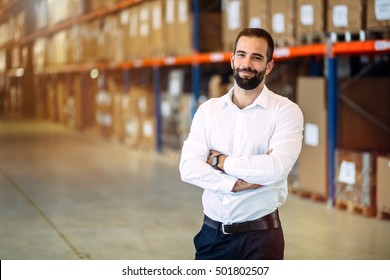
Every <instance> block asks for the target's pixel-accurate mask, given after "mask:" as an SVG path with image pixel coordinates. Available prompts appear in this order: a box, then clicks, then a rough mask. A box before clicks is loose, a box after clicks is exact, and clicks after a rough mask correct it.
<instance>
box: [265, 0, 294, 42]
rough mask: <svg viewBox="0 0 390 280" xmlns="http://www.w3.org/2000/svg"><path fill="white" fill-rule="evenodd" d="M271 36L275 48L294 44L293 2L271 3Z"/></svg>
mask: <svg viewBox="0 0 390 280" xmlns="http://www.w3.org/2000/svg"><path fill="white" fill-rule="evenodd" d="M270 10H271V12H270V14H271V27H272V28H271V35H272V37H273V38H274V41H275V44H276V45H277V46H285V45H287V46H289V45H293V44H294V38H295V0H283V1H271V5H270Z"/></svg>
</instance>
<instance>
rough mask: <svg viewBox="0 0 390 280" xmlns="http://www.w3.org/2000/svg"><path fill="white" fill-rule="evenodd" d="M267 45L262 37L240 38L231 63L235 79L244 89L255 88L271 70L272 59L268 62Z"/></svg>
mask: <svg viewBox="0 0 390 280" xmlns="http://www.w3.org/2000/svg"><path fill="white" fill-rule="evenodd" d="M267 47H268V45H267V42H266V41H265V40H264V39H262V38H256V37H245V36H243V37H241V38H240V39H239V40H238V42H237V47H236V51H235V53H234V54H233V55H232V57H231V65H232V68H233V75H234V79H235V81H236V83H237V85H238V86H239V87H241V88H242V89H245V90H252V89H255V88H256V87H258V86H259V85H260V83H261V82H263V81H264V77H265V75H268V73H269V72H271V69H272V65H271V64H272V61H270V62H269V63H268V64H267ZM270 66H271V67H270Z"/></svg>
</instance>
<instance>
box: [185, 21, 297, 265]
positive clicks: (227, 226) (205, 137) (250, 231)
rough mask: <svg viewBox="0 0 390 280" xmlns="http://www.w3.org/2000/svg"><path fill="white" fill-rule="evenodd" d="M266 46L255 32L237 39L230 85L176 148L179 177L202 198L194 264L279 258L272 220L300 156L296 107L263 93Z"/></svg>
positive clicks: (266, 38)
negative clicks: (199, 191) (198, 189)
mask: <svg viewBox="0 0 390 280" xmlns="http://www.w3.org/2000/svg"><path fill="white" fill-rule="evenodd" d="M273 50H274V43H273V40H272V37H271V36H270V34H269V33H268V32H267V31H265V30H263V29H259V28H246V29H244V30H242V31H241V32H240V33H239V35H238V36H237V39H236V42H235V47H234V51H233V53H232V55H231V61H230V64H231V67H232V69H233V74H234V80H235V81H234V86H233V88H232V89H231V90H230V91H229V92H228V93H227V94H225V95H224V96H222V97H220V98H212V99H209V100H208V101H206V102H205V103H203V104H202V105H201V106H200V107H199V109H198V111H197V112H196V114H195V116H194V119H193V121H192V125H191V130H190V133H189V135H188V138H187V139H186V141H184V145H183V149H182V154H181V159H180V174H181V178H182V180H183V181H185V182H188V183H190V184H193V185H196V186H199V187H201V188H203V189H204V192H203V197H202V201H203V211H204V214H205V216H204V224H203V226H202V229H201V231H200V232H199V233H198V234H197V235H196V236H195V238H194V244H195V248H196V255H195V258H196V259H283V257H284V237H283V231H282V227H281V225H280V220H279V216H278V207H280V206H281V205H282V204H283V203H284V202H285V201H286V197H287V175H288V174H289V172H290V171H291V169H292V167H293V165H294V163H295V161H296V160H297V158H298V155H299V153H300V150H301V144H302V131H303V116H302V112H301V110H300V109H299V107H298V106H297V105H296V104H295V103H293V102H291V101H289V100H288V99H287V98H285V97H282V96H280V95H277V94H275V93H273V92H272V91H270V90H269V89H268V88H267V87H266V86H265V84H264V83H265V77H266V76H267V75H269V73H270V72H271V71H272V68H273V67H274V61H273V60H272V55H273Z"/></svg>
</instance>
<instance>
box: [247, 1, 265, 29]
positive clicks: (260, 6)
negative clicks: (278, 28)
mask: <svg viewBox="0 0 390 280" xmlns="http://www.w3.org/2000/svg"><path fill="white" fill-rule="evenodd" d="M270 2H271V1H269V0H260V1H259V0H248V1H247V26H248V27H255V28H263V29H265V30H269V31H270V30H271V21H270V17H269V14H270V12H271V11H270Z"/></svg>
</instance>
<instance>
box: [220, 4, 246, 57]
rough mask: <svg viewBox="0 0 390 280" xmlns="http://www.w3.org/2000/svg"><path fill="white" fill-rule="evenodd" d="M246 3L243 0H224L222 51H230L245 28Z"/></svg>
mask: <svg viewBox="0 0 390 280" xmlns="http://www.w3.org/2000/svg"><path fill="white" fill-rule="evenodd" d="M246 7H247V3H246V1H244V0H224V5H223V7H222V8H223V15H222V20H223V23H222V38H223V39H222V40H223V49H224V50H225V51H232V50H233V47H234V42H235V40H236V37H237V35H238V33H239V32H240V31H241V30H242V29H243V28H245V27H247V16H246V12H247V8H246Z"/></svg>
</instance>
